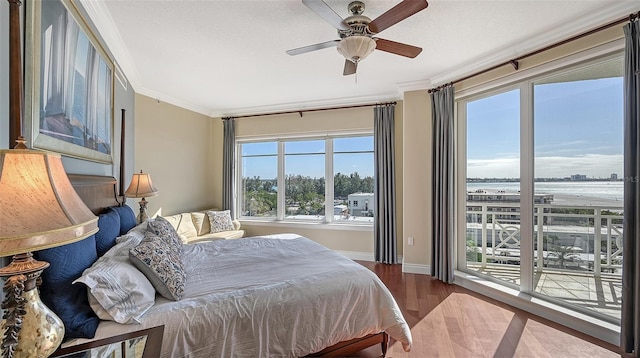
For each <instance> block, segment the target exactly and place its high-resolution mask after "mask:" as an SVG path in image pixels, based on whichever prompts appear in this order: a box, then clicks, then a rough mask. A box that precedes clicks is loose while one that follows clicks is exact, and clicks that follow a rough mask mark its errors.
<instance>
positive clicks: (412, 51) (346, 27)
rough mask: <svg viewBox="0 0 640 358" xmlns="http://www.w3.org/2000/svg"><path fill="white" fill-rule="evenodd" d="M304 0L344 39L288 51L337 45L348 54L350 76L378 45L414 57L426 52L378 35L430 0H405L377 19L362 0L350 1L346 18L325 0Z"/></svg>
mask: <svg viewBox="0 0 640 358" xmlns="http://www.w3.org/2000/svg"><path fill="white" fill-rule="evenodd" d="M302 3H303V4H304V5H306V6H307V7H308V8H309V9H311V10H312V11H313V12H315V13H316V14H318V16H320V17H321V18H323V19H324V20H325V21H326V22H328V23H329V24H331V25H332V26H334V27H335V28H336V29H338V36H339V37H340V39H339V40H331V41H327V42H321V43H318V44H315V45H309V46H304V47H299V48H295V49H291V50H288V51H287V54H289V55H291V56H295V55H299V54H302V53H307V52H311V51H316V50H320V49H323V48H327V47H332V46H337V48H338V52H340V54H342V55H343V56H344V57H345V62H344V71H343V73H342V74H343V75H345V76H348V75H352V74H354V73H356V70H357V69H358V63H359V62H360V61H362V60H364V59H365V57H367V56H369V55H370V54H371V53H372V52H373V50H375V49H378V50H381V51H385V52H389V53H393V54H396V55H400V56H405V57H409V58H414V57H416V56H418V55H419V54H420V52H422V48H420V47H416V46H411V45H407V44H403V43H400V42H395V41H391V40H385V39H381V38H378V37H374V35H376V34H378V33H379V32H382V31H383V30H385V29H387V28H389V27H391V26H393V25H395V24H397V23H398V22H400V21H402V20H404V19H406V18H408V17H409V16H411V15H413V14H415V13H417V12H419V11H422V10H424V9H426V8H427V6H429V4H428V3H427V1H426V0H404V1H402V2H401V3H399V4H398V5H396V6H394V7H393V8H391V9H389V10H388V11H387V12H385V13H384V14H382V15H380V16H378V17H377V18H376V19H374V20H373V21H372V20H371V19H369V18H368V17H366V16H364V15H362V13H363V12H364V3H363V2H362V1H352V2H350V3H349V6H348V9H349V12H350V13H351V16H349V17H347V18H346V19H342V17H340V15H338V14H337V13H336V12H335V11H333V9H332V8H331V7H329V5H327V4H326V3H325V2H324V1H323V0H302Z"/></svg>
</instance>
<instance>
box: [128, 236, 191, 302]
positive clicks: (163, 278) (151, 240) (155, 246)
mask: <svg viewBox="0 0 640 358" xmlns="http://www.w3.org/2000/svg"><path fill="white" fill-rule="evenodd" d="M129 259H130V260H131V262H133V265H134V266H135V267H137V268H138V270H140V271H141V272H142V273H143V274H144V275H145V276H146V277H147V278H148V279H149V281H150V282H151V284H152V285H153V287H154V288H155V289H156V291H157V292H158V293H159V294H160V295H162V296H163V297H165V298H167V299H170V300H174V301H177V300H179V299H181V298H182V295H183V294H184V285H185V283H186V281H187V277H186V273H185V270H184V265H183V263H182V260H181V258H180V253H179V252H177V251H176V250H175V249H174V248H172V247H171V245H169V244H167V242H166V241H164V240H162V239H161V238H160V237H158V236H157V235H155V234H154V233H152V232H149V231H147V233H146V234H145V235H144V239H143V240H142V242H140V245H138V246H136V247H134V248H132V249H131V250H130V251H129Z"/></svg>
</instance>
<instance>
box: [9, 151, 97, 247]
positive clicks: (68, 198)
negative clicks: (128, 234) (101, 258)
mask: <svg viewBox="0 0 640 358" xmlns="http://www.w3.org/2000/svg"><path fill="white" fill-rule="evenodd" d="M97 231H98V218H97V217H96V216H95V215H94V214H93V213H92V212H91V210H89V208H87V206H86V205H85V204H84V203H83V202H82V199H80V197H79V196H78V194H77V193H76V191H75V189H73V186H72V185H71V183H70V182H69V178H68V177H67V174H66V172H65V171H64V167H63V166H62V160H61V158H60V155H58V154H55V153H50V152H44V151H39V150H28V149H9V150H0V256H10V255H16V254H21V253H26V252H29V251H37V250H42V249H46V248H51V247H55V246H60V245H64V244H69V243H72V242H76V241H80V240H82V239H84V238H86V237H88V236H90V235H92V234H94V233H96V232H97Z"/></svg>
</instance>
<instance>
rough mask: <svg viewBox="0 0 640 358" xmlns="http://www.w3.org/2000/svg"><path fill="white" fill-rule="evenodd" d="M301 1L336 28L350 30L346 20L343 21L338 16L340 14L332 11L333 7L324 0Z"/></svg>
mask: <svg viewBox="0 0 640 358" xmlns="http://www.w3.org/2000/svg"><path fill="white" fill-rule="evenodd" d="M302 3H303V4H304V5H305V6H307V7H308V8H309V9H311V11H313V12H315V13H316V14H318V16H320V17H321V18H323V19H324V21H326V22H328V23H329V24H331V26H333V27H335V28H336V29H338V30H351V27H350V26H349V25H348V24H347V23H346V22H344V20H343V19H342V17H340V15H338V14H337V13H336V12H335V11H333V9H332V8H331V7H329V5H327V3H325V2H324V1H322V0H302Z"/></svg>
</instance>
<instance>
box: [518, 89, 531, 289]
mask: <svg viewBox="0 0 640 358" xmlns="http://www.w3.org/2000/svg"><path fill="white" fill-rule="evenodd" d="M532 87H533V84H532V83H531V82H525V83H523V84H522V85H521V87H520V290H521V291H522V292H531V291H533V289H534V287H533V193H534V188H533V185H534V184H533V178H534V153H533V143H534V133H533V128H534V127H533V90H532Z"/></svg>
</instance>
